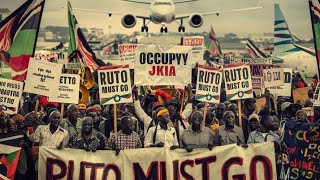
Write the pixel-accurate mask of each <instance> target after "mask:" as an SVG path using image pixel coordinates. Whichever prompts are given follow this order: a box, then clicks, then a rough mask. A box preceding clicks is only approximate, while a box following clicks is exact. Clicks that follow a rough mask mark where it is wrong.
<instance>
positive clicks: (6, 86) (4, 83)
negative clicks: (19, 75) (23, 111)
mask: <svg viewBox="0 0 320 180" xmlns="http://www.w3.org/2000/svg"><path fill="white" fill-rule="evenodd" d="M22 89H23V82H19V81H14V80H9V79H3V78H0V106H2V110H3V111H4V112H5V113H7V114H17V111H18V108H19V100H20V98H21V96H22Z"/></svg>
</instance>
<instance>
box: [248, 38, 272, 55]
mask: <svg viewBox="0 0 320 180" xmlns="http://www.w3.org/2000/svg"><path fill="white" fill-rule="evenodd" d="M246 49H247V51H248V53H249V55H250V57H251V58H267V57H268V56H267V55H266V54H265V53H263V52H262V51H261V50H260V49H259V48H258V47H257V46H256V45H254V44H253V42H252V41H251V40H250V39H247V43H246Z"/></svg>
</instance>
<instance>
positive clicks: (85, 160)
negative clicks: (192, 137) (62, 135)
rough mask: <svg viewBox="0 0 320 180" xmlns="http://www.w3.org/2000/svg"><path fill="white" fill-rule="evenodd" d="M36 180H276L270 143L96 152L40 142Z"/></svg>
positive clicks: (271, 144) (272, 148)
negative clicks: (245, 145)
mask: <svg viewBox="0 0 320 180" xmlns="http://www.w3.org/2000/svg"><path fill="white" fill-rule="evenodd" d="M38 164H39V171H38V172H39V173H38V176H39V179H47V180H53V179H62V180H64V179H65V180H67V179H68V180H69V179H80V180H90V179H92V177H93V179H117V180H118V179H124V180H131V179H134V180H140V179H160V180H165V179H168V180H178V179H233V178H237V179H247V178H249V179H250V178H251V179H261V180H275V179H276V175H277V173H276V166H275V154H274V147H273V143H271V142H267V143H261V144H250V145H249V147H248V148H247V149H244V148H242V147H239V146H237V145H236V144H233V145H227V146H220V147H215V148H214V149H213V150H212V151H209V150H208V149H195V150H194V151H193V152H191V153H188V152H186V150H183V149H178V150H170V149H165V148H148V149H146V148H145V149H130V150H124V151H121V152H120V154H119V155H118V156H116V155H115V152H114V151H108V150H104V151H97V152H95V153H92V152H86V151H85V150H76V149H62V150H57V149H56V148H55V147H40V154H39V163H38Z"/></svg>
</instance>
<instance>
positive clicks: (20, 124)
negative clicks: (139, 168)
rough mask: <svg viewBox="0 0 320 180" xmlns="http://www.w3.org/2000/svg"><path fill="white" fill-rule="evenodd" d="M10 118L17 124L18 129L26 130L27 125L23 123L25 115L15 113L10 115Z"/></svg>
mask: <svg viewBox="0 0 320 180" xmlns="http://www.w3.org/2000/svg"><path fill="white" fill-rule="evenodd" d="M12 120H14V121H15V122H16V124H17V129H18V130H19V131H23V130H26V128H27V126H26V123H25V117H24V116H22V115H21V114H16V115H14V116H13V117H12Z"/></svg>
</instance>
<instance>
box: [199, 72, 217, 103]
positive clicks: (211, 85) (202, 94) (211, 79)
mask: <svg viewBox="0 0 320 180" xmlns="http://www.w3.org/2000/svg"><path fill="white" fill-rule="evenodd" d="M221 82H222V70H220V69H216V68H213V67H208V66H199V68H198V76H197V87H196V95H195V98H196V100H198V101H202V102H211V103H219V102H220V92H221Z"/></svg>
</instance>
